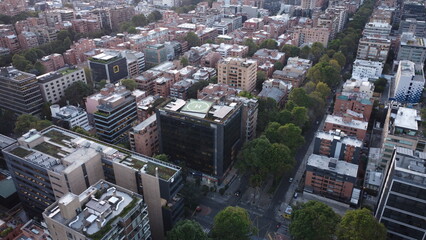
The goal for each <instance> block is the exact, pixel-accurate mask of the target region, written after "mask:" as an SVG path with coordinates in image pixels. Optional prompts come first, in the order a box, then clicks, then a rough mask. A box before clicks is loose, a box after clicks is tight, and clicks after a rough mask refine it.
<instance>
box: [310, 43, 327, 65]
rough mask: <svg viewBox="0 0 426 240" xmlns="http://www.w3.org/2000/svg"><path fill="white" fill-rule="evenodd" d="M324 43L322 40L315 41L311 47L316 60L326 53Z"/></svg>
mask: <svg viewBox="0 0 426 240" xmlns="http://www.w3.org/2000/svg"><path fill="white" fill-rule="evenodd" d="M324 52H325V48H324V45H323V44H322V43H320V42H314V43H313V44H312V47H311V54H312V56H313V57H314V62H317V61H318V60H319V59H320V57H321V56H322V55H323V54H324Z"/></svg>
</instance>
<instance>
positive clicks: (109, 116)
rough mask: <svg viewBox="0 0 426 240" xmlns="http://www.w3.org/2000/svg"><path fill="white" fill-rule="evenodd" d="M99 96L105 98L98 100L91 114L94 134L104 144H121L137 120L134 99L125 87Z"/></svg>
mask: <svg viewBox="0 0 426 240" xmlns="http://www.w3.org/2000/svg"><path fill="white" fill-rule="evenodd" d="M101 94H105V95H104V96H105V97H104V98H101V99H99V105H97V106H96V108H97V111H96V112H95V113H94V114H93V117H94V126H95V129H96V133H97V134H98V135H99V137H100V139H101V140H103V141H105V142H108V143H113V144H115V143H119V142H122V141H124V140H126V139H127V138H128V131H129V130H130V129H131V127H132V124H133V122H134V121H135V120H136V119H137V113H136V101H135V97H134V96H133V95H132V93H131V92H130V91H128V90H126V88H125V87H119V88H118V89H116V91H114V92H113V93H109V92H108V93H107V92H105V93H104V92H101Z"/></svg>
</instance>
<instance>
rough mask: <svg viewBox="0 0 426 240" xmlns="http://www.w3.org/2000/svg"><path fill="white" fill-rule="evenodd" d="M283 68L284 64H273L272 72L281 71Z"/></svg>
mask: <svg viewBox="0 0 426 240" xmlns="http://www.w3.org/2000/svg"><path fill="white" fill-rule="evenodd" d="M283 68H284V64H282V63H280V62H276V63H274V70H282V69H283Z"/></svg>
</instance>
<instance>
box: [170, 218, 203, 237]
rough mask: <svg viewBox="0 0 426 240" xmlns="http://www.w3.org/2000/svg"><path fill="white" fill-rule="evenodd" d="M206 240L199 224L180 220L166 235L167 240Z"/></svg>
mask: <svg viewBox="0 0 426 240" xmlns="http://www.w3.org/2000/svg"><path fill="white" fill-rule="evenodd" d="M183 239H185V240H207V239H208V237H207V234H206V233H204V232H203V228H202V227H201V226H200V224H199V223H197V222H195V221H192V220H181V221H179V222H178V223H176V225H175V226H174V227H173V228H172V230H170V231H169V232H168V233H167V240H183Z"/></svg>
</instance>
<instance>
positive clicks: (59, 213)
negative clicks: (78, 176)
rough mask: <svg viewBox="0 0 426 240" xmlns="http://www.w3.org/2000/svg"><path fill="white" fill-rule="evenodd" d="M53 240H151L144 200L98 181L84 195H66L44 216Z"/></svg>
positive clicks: (132, 193)
mask: <svg viewBox="0 0 426 240" xmlns="http://www.w3.org/2000/svg"><path fill="white" fill-rule="evenodd" d="M43 218H44V221H46V224H47V227H48V229H49V233H50V237H52V239H53V240H62V239H102V240H106V239H138V240H148V239H151V230H150V226H149V218H148V207H147V206H146V204H145V203H144V201H143V197H142V196H141V195H139V194H136V193H134V192H132V191H129V190H127V189H125V188H122V187H119V186H117V185H115V184H112V183H109V182H107V181H105V180H99V181H98V182H97V183H95V184H94V185H92V186H90V187H89V188H87V189H86V190H85V191H83V192H82V193H81V194H79V195H77V194H74V193H67V194H65V195H64V196H63V197H61V198H60V199H58V201H56V202H55V203H53V204H52V205H50V206H49V207H48V208H46V210H45V211H44V212H43Z"/></svg>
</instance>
